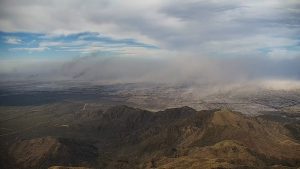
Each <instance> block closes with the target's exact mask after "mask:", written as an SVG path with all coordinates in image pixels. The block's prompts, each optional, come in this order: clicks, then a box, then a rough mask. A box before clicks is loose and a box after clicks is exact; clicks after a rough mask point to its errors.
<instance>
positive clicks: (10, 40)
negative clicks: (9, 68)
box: [5, 36, 22, 45]
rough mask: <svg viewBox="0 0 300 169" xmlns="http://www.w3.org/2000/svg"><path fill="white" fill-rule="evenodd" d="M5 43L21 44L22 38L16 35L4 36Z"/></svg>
mask: <svg viewBox="0 0 300 169" xmlns="http://www.w3.org/2000/svg"><path fill="white" fill-rule="evenodd" d="M5 43H7V44H13V45H17V44H21V43H22V40H21V39H19V38H17V37H12V36H9V37H5Z"/></svg>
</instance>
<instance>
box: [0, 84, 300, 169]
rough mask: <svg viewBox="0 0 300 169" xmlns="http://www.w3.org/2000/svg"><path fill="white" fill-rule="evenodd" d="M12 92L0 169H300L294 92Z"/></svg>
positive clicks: (4, 106) (131, 87)
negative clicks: (197, 93) (202, 93)
mask: <svg viewBox="0 0 300 169" xmlns="http://www.w3.org/2000/svg"><path fill="white" fill-rule="evenodd" d="M5 89H6V90H3V91H2V92H1V98H0V100H1V107H0V113H1V116H0V117H1V119H0V120H1V123H0V128H1V135H0V137H1V151H2V152H1V154H2V155H1V166H2V167H1V168H5V169H10V168H11V169H13V168H19V169H31V168H41V169H44V168H51V169H80V167H81V168H107V169H113V168H125V169H126V168H128V169H131V168H161V169H163V168H164V169H171V168H203V169H207V168H236V169H240V168H297V167H300V158H299V157H300V114H299V101H300V99H299V98H300V95H299V91H297V90H295V91H271V90H262V89H261V91H260V92H257V93H253V92H252V91H251V90H250V91H247V92H248V93H247V94H246V91H242V90H235V91H225V92H215V93H212V94H207V95H198V96H197V97H199V98H200V99H198V100H197V99H196V97H195V95H196V93H195V92H190V93H188V92H187V91H188V88H187V87H185V86H176V87H168V86H160V87H159V86H153V85H150V86H144V87H142V85H138V84H126V85H121V84H120V85H116V86H101V87H99V86H98V87H88V88H87V87H82V86H81V87H78V86H76V87H71V88H61V89H59V90H57V89H55V90H50V89H49V88H48V87H46V88H45V87H43V88H40V89H39V90H32V89H26V88H22V89H20V88H5ZM35 89H37V88H35ZM190 90H191V89H190ZM96 91H97V92H96ZM153 91H156V92H153ZM193 91H194V89H193ZM16 98H22V99H18V100H15V99H16ZM10 99H11V100H14V101H9V100H10ZM237 101H239V103H237ZM137 105H139V106H137ZM176 105H178V106H176ZM184 105H186V106H184ZM151 106H152V108H151ZM188 106H189V107H188ZM175 107H176V108H175ZM243 111H244V112H243ZM76 167H77V168H76Z"/></svg>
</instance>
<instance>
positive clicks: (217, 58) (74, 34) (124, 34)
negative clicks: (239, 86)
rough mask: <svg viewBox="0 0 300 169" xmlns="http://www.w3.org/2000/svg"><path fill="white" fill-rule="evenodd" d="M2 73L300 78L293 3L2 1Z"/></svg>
mask: <svg viewBox="0 0 300 169" xmlns="http://www.w3.org/2000/svg"><path fill="white" fill-rule="evenodd" d="M0 77H1V79H2V80H3V79H20V80H30V79H32V80H34V79H39V80H45V79H47V80H83V81H97V82H103V83H106V82H107V83H108V82H110V83H120V82H172V83H177V82H180V83H185V82H191V83H194V82H195V83H205V82H214V83H229V82H239V81H253V80H254V81H255V80H274V79H275V80H291V81H299V80H300V1H299V0H263V1H262V0H210V1H207V0H205V1H204V0H184V1H183V0H181V1H179V0H143V1H140V0H126V1H125V0H86V1H79V0H63V1H62V0H51V1H49V0H23V1H17V0H1V1H0Z"/></svg>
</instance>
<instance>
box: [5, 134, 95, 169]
mask: <svg viewBox="0 0 300 169" xmlns="http://www.w3.org/2000/svg"><path fill="white" fill-rule="evenodd" d="M9 154H10V156H11V157H13V159H14V160H15V163H16V165H17V166H19V167H20V168H25V169H27V168H28V169H30V168H47V167H49V166H52V165H68V164H73V165H83V166H89V165H91V164H93V162H94V161H95V160H96V158H97V148H96V147H94V146H92V145H89V144H87V143H84V142H80V141H75V140H69V139H57V138H52V137H45V138H36V139H31V140H23V141H19V142H17V143H15V144H13V145H12V146H11V147H10V149H9Z"/></svg>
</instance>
